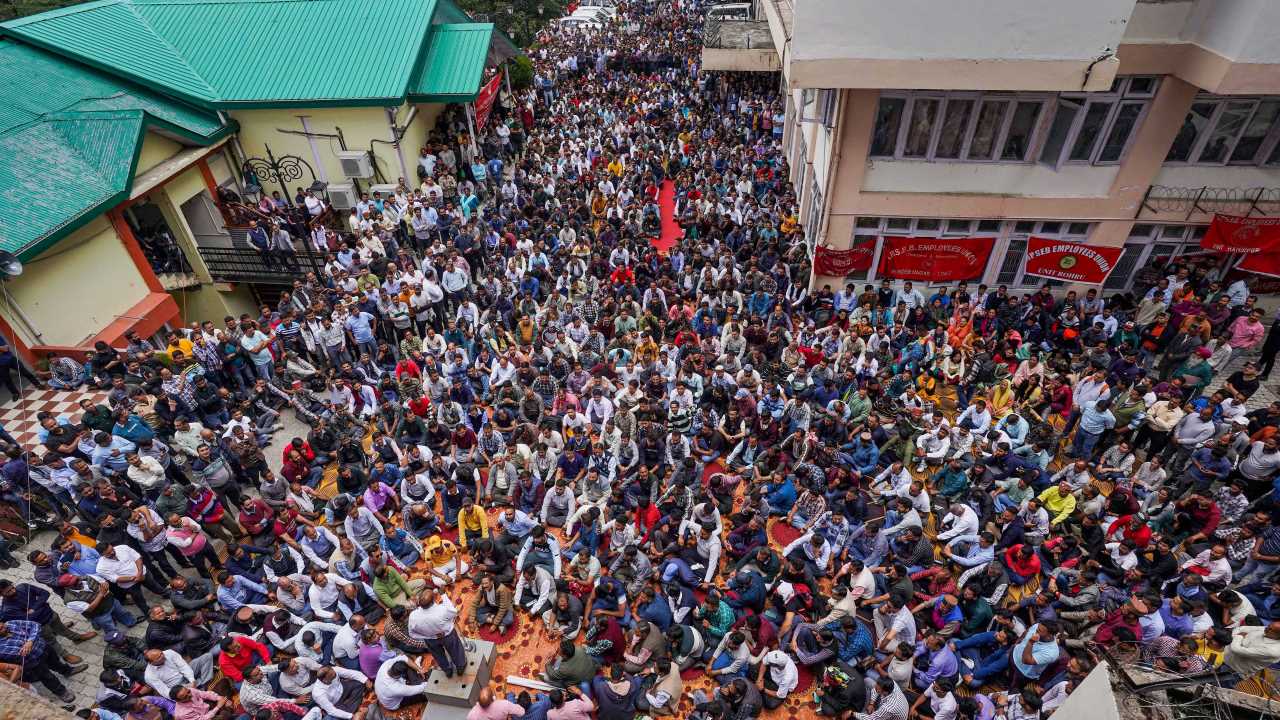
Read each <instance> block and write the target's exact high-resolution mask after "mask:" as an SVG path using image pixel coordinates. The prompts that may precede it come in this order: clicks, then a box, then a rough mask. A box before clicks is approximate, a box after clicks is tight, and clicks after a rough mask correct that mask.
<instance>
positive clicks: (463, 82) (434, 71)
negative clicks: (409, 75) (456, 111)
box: [408, 23, 493, 102]
mask: <svg viewBox="0 0 1280 720" xmlns="http://www.w3.org/2000/svg"><path fill="white" fill-rule="evenodd" d="M492 39H493V23H454V24H444V25H435V26H433V27H432V28H431V37H430V39H429V40H428V42H427V49H426V51H425V52H424V53H422V59H421V61H420V62H419V66H418V72H417V74H416V75H415V77H414V79H413V81H412V82H411V83H410V84H409V93H408V96H409V99H410V100H413V101H415V102H470V101H471V100H474V99H475V97H476V94H477V93H478V92H479V90H480V80H481V78H482V77H483V76H484V66H485V59H486V58H487V57H488V54H489V43H490V41H492Z"/></svg>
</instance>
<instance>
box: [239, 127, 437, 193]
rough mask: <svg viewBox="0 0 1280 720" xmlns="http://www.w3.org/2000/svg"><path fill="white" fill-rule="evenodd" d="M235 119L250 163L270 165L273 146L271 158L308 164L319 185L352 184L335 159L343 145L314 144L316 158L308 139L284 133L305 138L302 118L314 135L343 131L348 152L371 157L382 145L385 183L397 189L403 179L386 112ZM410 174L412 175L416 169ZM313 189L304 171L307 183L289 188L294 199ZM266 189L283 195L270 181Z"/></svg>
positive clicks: (380, 153)
mask: <svg viewBox="0 0 1280 720" xmlns="http://www.w3.org/2000/svg"><path fill="white" fill-rule="evenodd" d="M231 116H232V117H233V118H235V119H236V120H237V121H238V122H239V123H240V133H239V136H240V145H241V147H243V148H244V152H245V153H246V154H247V155H248V156H249V157H250V158H253V157H260V158H263V159H265V158H266V156H267V151H266V146H268V145H269V146H270V147H271V153H272V155H274V156H275V157H276V158H280V157H282V156H284V155H297V156H298V157H300V158H302V159H303V160H305V161H307V163H309V164H310V165H312V166H313V167H314V169H315V172H316V177H317V178H318V179H320V180H327V181H328V182H329V183H330V184H338V183H347V182H351V181H350V180H348V179H347V178H346V176H344V175H343V174H342V169H341V166H340V165H339V163H338V157H337V155H335V154H334V153H335V151H340V150H341V145H339V144H338V140H337V138H327V137H317V138H315V150H316V152H315V153H314V154H313V153H312V151H311V145H310V144H309V143H308V142H307V138H306V137H304V136H302V135H295V134H292V133H282V132H279V131H280V130H290V131H294V132H302V131H303V123H302V117H306V121H307V127H308V128H309V129H310V131H311V132H313V133H328V134H332V135H336V134H338V130H339V129H341V130H342V136H343V139H344V140H345V142H346V145H347V148H348V149H349V150H365V151H368V150H369V146H370V141H372V140H378V141H379V142H378V143H376V144H374V145H373V152H374V155H375V157H377V161H378V168H379V169H380V170H381V171H382V174H383V176H384V178H385V179H386V182H391V183H394V182H395V181H396V178H398V177H399V176H400V175H401V172H400V161H399V160H398V159H397V157H396V152H395V148H394V147H392V146H391V145H390V141H391V126H390V123H389V122H388V120H387V112H386V110H385V109H384V108H380V107H355V108H351V107H349V108H314V109H303V108H291V109H280V110H276V109H265V110H233V111H232V112H231ZM317 155H318V156H319V162H320V166H319V167H316V156H317ZM413 155H414V156H416V155H417V150H416V148H415V150H414V151H413ZM405 162H406V164H407V163H410V162H412V160H411V159H410V155H409V153H407V152H406V154H405ZM410 169H411V171H412V168H410ZM377 182H381V181H380V180H377V179H376V178H375V179H372V180H361V184H362V185H363V186H366V187H367V186H368V185H369V184H370V183H377ZM310 184H311V177H310V176H309V175H308V174H307V173H306V170H305V169H304V170H303V177H301V178H299V179H297V180H291V181H288V183H287V185H288V188H289V193H290V194H293V192H294V189H295V188H297V187H306V186H307V185H310ZM263 186H264V188H263V189H264V190H266V191H267V192H268V193H270V192H271V191H273V190H279V189H280V187H279V184H278V183H272V182H268V181H266V180H264V181H263Z"/></svg>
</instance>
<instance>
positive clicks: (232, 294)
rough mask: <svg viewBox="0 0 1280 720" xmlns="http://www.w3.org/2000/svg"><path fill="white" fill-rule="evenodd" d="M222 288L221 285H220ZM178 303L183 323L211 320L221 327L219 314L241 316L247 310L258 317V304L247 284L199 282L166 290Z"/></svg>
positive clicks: (221, 315) (220, 315)
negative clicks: (185, 287)
mask: <svg viewBox="0 0 1280 720" xmlns="http://www.w3.org/2000/svg"><path fill="white" fill-rule="evenodd" d="M220 288H222V289H220ZM169 294H170V295H172V296H173V299H174V301H176V302H177V303H178V313H179V316H180V317H181V318H182V321H183V322H184V323H188V324H189V323H191V322H196V321H198V322H203V321H205V320H212V321H213V322H214V324H216V325H217V326H218V327H222V318H224V317H226V316H228V315H230V316H232V317H237V318H238V317H240V315H241V314H242V313H249V314H250V315H252V316H254V317H257V316H258V308H257V306H256V305H255V304H254V302H253V293H251V292H249V286H247V285H200V286H199V287H193V288H187V289H185V290H174V291H173V292H170V293H169Z"/></svg>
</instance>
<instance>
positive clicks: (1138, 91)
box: [1125, 75, 1159, 97]
mask: <svg viewBox="0 0 1280 720" xmlns="http://www.w3.org/2000/svg"><path fill="white" fill-rule="evenodd" d="M1158 84H1159V82H1158V80H1157V79H1156V78H1154V77H1149V76H1145V75H1139V76H1134V77H1131V78H1129V88H1128V90H1127V92H1125V94H1126V95H1137V96H1147V97H1150V96H1151V95H1155V94H1156V86H1157V85H1158Z"/></svg>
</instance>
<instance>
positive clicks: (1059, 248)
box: [1027, 237, 1124, 285]
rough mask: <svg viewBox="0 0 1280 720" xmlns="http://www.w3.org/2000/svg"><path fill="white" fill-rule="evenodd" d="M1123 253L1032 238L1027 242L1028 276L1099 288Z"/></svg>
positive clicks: (1113, 248) (1109, 248)
mask: <svg viewBox="0 0 1280 720" xmlns="http://www.w3.org/2000/svg"><path fill="white" fill-rule="evenodd" d="M1123 253H1124V248H1118V247H1095V246H1090V245H1084V244H1082V243H1073V242H1065V241H1062V240H1046V239H1045V238H1038V237H1033V238H1031V239H1030V240H1028V241H1027V274H1028V275H1037V276H1039V277H1046V278H1053V279H1054V280H1067V281H1069V282H1078V283H1087V284H1089V285H1101V284H1102V283H1103V281H1105V280H1106V279H1107V276H1108V275H1110V274H1111V269H1112V268H1114V267H1115V266H1116V261H1117V260H1119V259H1120V255H1121V254H1123Z"/></svg>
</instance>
